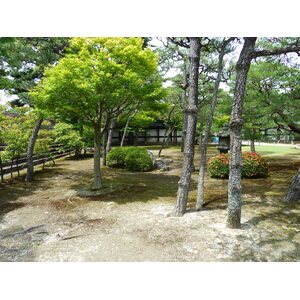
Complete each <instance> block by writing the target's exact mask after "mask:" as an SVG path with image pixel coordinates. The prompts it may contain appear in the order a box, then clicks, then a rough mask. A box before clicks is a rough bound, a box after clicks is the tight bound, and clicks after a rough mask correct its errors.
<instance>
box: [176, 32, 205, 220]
mask: <svg viewBox="0 0 300 300" xmlns="http://www.w3.org/2000/svg"><path fill="white" fill-rule="evenodd" d="M190 40H191V41H190V56H191V65H190V93H189V103H188V108H187V109H186V110H185V113H186V114H187V132H186V137H185V141H184V152H183V154H184V157H183V167H182V174H181V177H180V180H179V182H178V191H177V202H176V206H175V209H174V215H175V216H182V215H183V214H184V213H185V211H186V205H187V200H188V193H189V187H190V180H191V174H192V171H193V161H194V146H195V133H196V124H197V114H198V72H199V59H200V43H199V38H196V37H191V38H190Z"/></svg>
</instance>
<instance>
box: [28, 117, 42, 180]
mask: <svg viewBox="0 0 300 300" xmlns="http://www.w3.org/2000/svg"><path fill="white" fill-rule="evenodd" d="M42 123H43V119H42V118H41V119H38V120H37V121H36V123H35V125H34V128H33V131H32V134H31V137H30V140H29V144H28V148H27V174H26V178H25V180H26V181H32V180H33V172H34V165H33V151H34V145H35V142H36V139H37V135H38V133H39V130H40V128H41V125H42Z"/></svg>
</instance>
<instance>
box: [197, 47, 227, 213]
mask: <svg viewBox="0 0 300 300" xmlns="http://www.w3.org/2000/svg"><path fill="white" fill-rule="evenodd" d="M227 44H228V43H224V44H223V45H222V47H221V51H220V54H219V63H218V70H217V79H216V82H215V86H214V92H213V98H212V102H211V108H210V114H209V117H208V120H207V124H206V128H205V133H204V137H203V139H202V141H201V146H200V141H199V146H200V147H201V159H200V169H199V177H198V193H197V202H196V210H200V209H202V207H203V203H204V177H205V168H206V153H207V146H208V138H209V133H210V129H211V125H212V122H213V117H214V114H215V108H216V105H217V99H218V92H219V85H220V82H221V76H222V71H223V59H224V55H225V49H226V46H227ZM200 137H202V132H201V133H200Z"/></svg>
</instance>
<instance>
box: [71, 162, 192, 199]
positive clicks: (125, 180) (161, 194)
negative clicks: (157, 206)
mask: <svg viewBox="0 0 300 300" xmlns="http://www.w3.org/2000/svg"><path fill="white" fill-rule="evenodd" d="M178 180H179V176H176V175H168V174H165V173H164V174H159V173H150V172H128V171H126V170H121V169H111V168H105V169H104V170H103V182H104V186H106V187H116V188H115V190H114V189H112V191H111V192H109V193H107V194H104V195H96V193H95V195H94V196H93V195H91V194H90V193H88V195H87V196H86V198H87V199H89V200H93V201H113V202H115V203H117V204H126V203H130V202H148V201H155V200H158V199H160V201H173V202H174V199H176V198H175V197H176V194H177V188H178ZM91 182H92V181H91V179H90V178H85V179H83V181H81V182H76V183H73V184H72V185H71V189H73V190H75V191H77V195H79V196H81V197H82V190H83V189H86V188H87V187H90V186H91ZM193 184H194V185H195V184H196V182H194V181H193Z"/></svg>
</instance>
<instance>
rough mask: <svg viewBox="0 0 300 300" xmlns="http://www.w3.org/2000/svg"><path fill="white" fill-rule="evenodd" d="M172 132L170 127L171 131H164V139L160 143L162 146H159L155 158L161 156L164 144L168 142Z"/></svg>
mask: <svg viewBox="0 0 300 300" xmlns="http://www.w3.org/2000/svg"><path fill="white" fill-rule="evenodd" d="M173 130H174V127H172V128H171V129H169V130H166V131H165V134H164V139H163V142H162V144H161V146H160V149H159V151H158V154H157V157H160V156H161V152H162V150H163V148H164V146H165V144H166V143H167V142H168V141H169V140H170V137H171V134H172V131H173Z"/></svg>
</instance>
